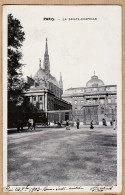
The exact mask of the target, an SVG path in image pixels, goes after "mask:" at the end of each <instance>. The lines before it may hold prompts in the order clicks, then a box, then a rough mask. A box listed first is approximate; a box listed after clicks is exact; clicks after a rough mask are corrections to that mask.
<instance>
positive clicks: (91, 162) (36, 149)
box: [8, 127, 117, 186]
mask: <svg viewBox="0 0 125 195" xmlns="http://www.w3.org/2000/svg"><path fill="white" fill-rule="evenodd" d="M116 139H117V134H116V130H115V131H114V130H113V129H112V128H110V127H105V128H103V127H98V128H95V129H94V130H90V129H89V128H87V127H86V128H85V127H81V128H80V129H79V130H77V129H76V127H73V128H71V130H65V128H61V129H47V128H46V129H39V130H38V129H37V130H36V132H22V133H15V134H9V135H8V184H9V185H28V184H29V185H41V186H44V185H46V186H47V185H54V186H57V185H67V186H68V185H75V186H76V185H77V186H78V185H82V186H85V185H86V186H95V185H106V186H109V185H110V186H111V185H116V184H117V156H116V155H117V143H116Z"/></svg>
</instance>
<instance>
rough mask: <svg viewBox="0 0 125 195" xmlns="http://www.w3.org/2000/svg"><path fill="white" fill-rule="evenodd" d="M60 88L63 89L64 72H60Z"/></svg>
mask: <svg viewBox="0 0 125 195" xmlns="http://www.w3.org/2000/svg"><path fill="white" fill-rule="evenodd" d="M59 85H60V88H61V89H62V90H63V80H62V74H61V72H60V80H59Z"/></svg>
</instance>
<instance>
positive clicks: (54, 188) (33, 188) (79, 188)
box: [5, 185, 113, 192]
mask: <svg viewBox="0 0 125 195" xmlns="http://www.w3.org/2000/svg"><path fill="white" fill-rule="evenodd" d="M112 188H113V186H111V187H105V186H104V187H91V188H89V191H90V192H107V191H111V190H112ZM5 191H8V192H47V191H48V192H50V191H79V192H80V191H85V188H84V187H83V186H29V185H27V186H18V187H16V186H7V187H6V188H5Z"/></svg>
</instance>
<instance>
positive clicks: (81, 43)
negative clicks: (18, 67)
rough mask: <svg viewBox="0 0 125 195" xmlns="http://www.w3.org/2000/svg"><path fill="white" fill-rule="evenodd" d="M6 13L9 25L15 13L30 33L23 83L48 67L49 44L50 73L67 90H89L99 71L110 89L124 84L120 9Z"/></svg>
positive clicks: (18, 8) (26, 8)
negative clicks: (45, 64) (46, 43)
mask: <svg viewBox="0 0 125 195" xmlns="http://www.w3.org/2000/svg"><path fill="white" fill-rule="evenodd" d="M3 13H4V20H5V19H6V20H7V15H8V14H10V13H11V14H12V15H13V16H14V18H17V19H19V20H20V22H21V25H22V26H23V31H24V32H25V41H24V42H23V47H22V53H23V60H22V63H23V64H25V66H24V67H23V69H22V71H23V76H24V78H25V77H26V76H31V75H32V76H34V75H35V73H36V72H37V70H38V69H39V58H41V62H42V66H43V60H44V53H45V41H46V38H47V39H48V51H49V58H50V71H51V74H52V75H53V76H55V77H56V78H57V80H59V77H60V72H61V73H62V78H63V84H64V89H68V88H70V87H85V86H86V83H87V81H88V80H89V79H90V78H91V76H92V75H94V71H95V75H97V76H98V77H99V79H101V80H103V82H104V84H105V85H110V84H119V82H121V7H120V6H117V5H113V6H111V5H109V6H108V5H99V6H97V5H93V6H92V5H91V6H88V5H81V6H78V5H77V6H56V5H55V6H45V5H39V6H37V5H35V6H31V5H15V6H14V5H8V6H4V8H3ZM44 18H54V21H52V20H45V19H44ZM69 18H70V19H71V18H79V19H81V18H84V20H69ZM85 18H91V19H92V20H85ZM95 18H96V19H95ZM4 28H6V27H4Z"/></svg>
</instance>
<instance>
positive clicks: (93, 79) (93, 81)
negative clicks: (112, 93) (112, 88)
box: [86, 75, 104, 87]
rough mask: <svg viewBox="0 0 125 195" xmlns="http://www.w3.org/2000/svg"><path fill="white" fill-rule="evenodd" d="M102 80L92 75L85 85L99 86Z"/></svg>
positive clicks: (101, 84)
mask: <svg viewBox="0 0 125 195" xmlns="http://www.w3.org/2000/svg"><path fill="white" fill-rule="evenodd" d="M103 85H104V83H103V81H102V80H100V79H98V76H95V75H94V76H92V77H91V79H90V80H89V81H88V82H87V83H86V87H99V86H103Z"/></svg>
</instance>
